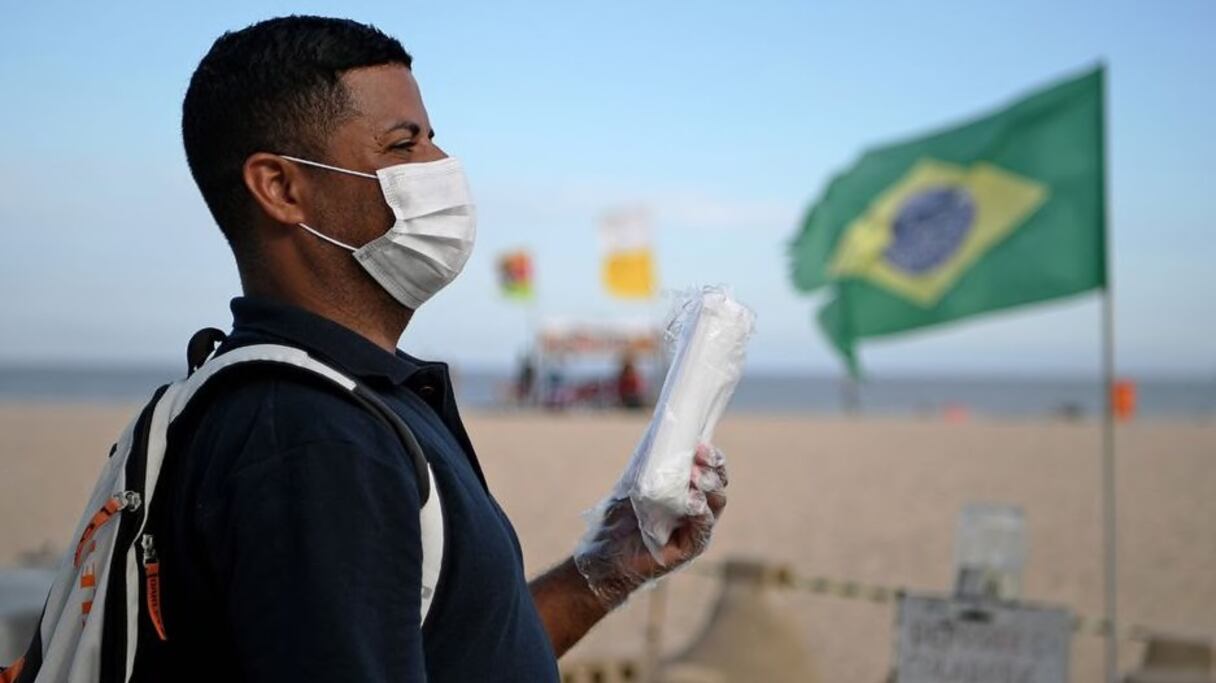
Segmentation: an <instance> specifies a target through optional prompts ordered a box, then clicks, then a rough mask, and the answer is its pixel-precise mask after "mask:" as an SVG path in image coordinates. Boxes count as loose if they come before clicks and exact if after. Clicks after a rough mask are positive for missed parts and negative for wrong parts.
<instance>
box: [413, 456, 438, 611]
mask: <svg viewBox="0 0 1216 683" xmlns="http://www.w3.org/2000/svg"><path fill="white" fill-rule="evenodd" d="M426 473H427V476H429V477H430V479H431V497H430V500H428V501H427V502H426V505H423V506H422V510H421V511H419V513H418V522H419V527H420V528H421V532H422V614H421V617H422V618H421V621H419V622H418V623H419V624H425V623H426V616H427V614H428V613H430V611H431V603H432V602H434V600H435V590H436V589H437V588H439V573H440V572H441V571H442V570H443V506H442V505H441V504H440V502H439V487H438V486H436V485H435V472H434V470H432V469H431V465H430V463H427V466H426Z"/></svg>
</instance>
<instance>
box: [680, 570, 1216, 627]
mask: <svg viewBox="0 0 1216 683" xmlns="http://www.w3.org/2000/svg"><path fill="white" fill-rule="evenodd" d="M724 566H725V565H721V564H713V563H705V562H698V563H694V564H693V565H692V566H690V567H688V569H687V570H686V571H685V573H688V574H692V575H696V576H701V577H706V578H722V575H723V569H724ZM760 581H761V582H762V583H764V584H767V585H771V586H773V587H775V588H779V589H784V590H796V591H803V592H806V593H811V594H812V595H823V596H828V597H833V598H840V599H842V600H862V601H865V602H869V603H873V604H876V605H886V604H891V603H895V602H898V601H899V599H900V598H901V597H903V595H904V594H906V593H907V592H909V589H907V588H904V587H901V586H880V585H876V584H866V583H862V582H859V581H851V580H842V579H834V578H830V577H826V576H799V575H798V574H797V573H795V572H794V571H793V569H791V568H790V567H788V566H773V567H767V568H766V571H765V573H764V575H763V576H762V577H761V579H760ZM1072 628H1073V632H1074V633H1076V634H1078V635H1084V636H1093V637H1096V638H1104V637H1106V636H1107V634H1109V633H1110V631H1111V624H1110V621H1109V620H1107V619H1104V618H1099V617H1086V616H1083V615H1073V621H1072ZM1166 633H1170V632H1167V631H1164V630H1162V629H1155V628H1151V627H1149V626H1144V625H1141V624H1132V625H1130V626H1127V627H1125V628H1121V629H1119V633H1118V634H1117V635H1118V637H1119V638H1120V639H1121V640H1129V641H1134V642H1142V643H1143V642H1148V641H1149V640H1150V639H1152V638H1153V637H1155V636H1161V635H1165V634H1166ZM1190 638H1191V639H1193V640H1208V641H1211V642H1213V643H1216V635H1210V634H1209V635H1204V636H1200V637H1190Z"/></svg>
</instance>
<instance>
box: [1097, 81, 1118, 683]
mask: <svg viewBox="0 0 1216 683" xmlns="http://www.w3.org/2000/svg"><path fill="white" fill-rule="evenodd" d="M1101 79H1102V81H1101V88H1102V109H1101V113H1100V114H1099V117H1100V118H1099V126H1100V127H1101V135H1102V147H1101V149H1102V217H1103V220H1102V230H1103V239H1102V260H1103V270H1104V274H1105V283H1104V286H1103V288H1102V391H1103V393H1104V399H1103V402H1102V406H1103V411H1102V502H1103V506H1102V507H1103V509H1102V519H1103V537H1104V544H1103V545H1104V549H1105V557H1104V562H1103V564H1104V569H1105V577H1104V578H1105V581H1104V583H1105V596H1104V602H1105V616H1106V626H1107V629H1106V680H1107V683H1119V640H1118V630H1119V629H1118V625H1119V620H1118V609H1117V603H1118V598H1119V591H1118V585H1119V584H1118V571H1117V570H1118V564H1117V562H1118V554H1117V552H1116V550H1117V536H1118V535H1117V533H1116V532H1117V530H1118V525H1117V517H1116V512H1117V507H1116V505H1115V410H1114V408H1115V406H1114V382H1115V311H1114V295H1113V291H1112V286H1111V280H1112V278H1111V258H1110V252H1111V245H1110V243H1111V239H1110V229H1109V215H1110V212H1109V210H1108V207H1109V200H1108V199H1107V195H1108V189H1109V188H1108V185H1109V181H1108V177H1107V163H1106V162H1107V134H1106V111H1107V106H1106V99H1107V98H1106V68H1105V65H1103V69H1102V74H1101Z"/></svg>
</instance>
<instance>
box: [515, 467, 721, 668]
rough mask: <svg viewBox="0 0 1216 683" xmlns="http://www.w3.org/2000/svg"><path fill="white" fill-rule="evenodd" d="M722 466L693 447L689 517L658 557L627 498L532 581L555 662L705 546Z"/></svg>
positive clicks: (604, 511) (717, 506) (717, 504)
mask: <svg viewBox="0 0 1216 683" xmlns="http://www.w3.org/2000/svg"><path fill="white" fill-rule="evenodd" d="M725 488H726V461H725V458H723V457H722V454H721V453H720V452H719V451H717V450H716V449H714V448H713V447H710V446H701V447H700V448H698V449H697V453H696V460H695V461H694V464H693V470H692V477H691V480H690V481H689V482H688V495H689V499H690V503H691V505H690V507H691V508H692V510H693V514H691V515H689V516H688V517H686V518H685V519H684V520H683V521H682V523H681V524H680V525H679V526H678V527H676V529H675V530H674V531H673V532H672V534H671V538H670V539H669V540H668V541H667V544H666V545H664V546H663V548H662V549H661V551H660V552H659V553H658V554H659V558H658V559H656V558H655V556H654V555H652V554H651V553H650V550H649V549H647V548H646V544H645V543H643V541H642V532H641V531H640V530H639V529H638V519H637V516H636V515H635V514H634V512H633V504H632V503H630V501H629V499H628V498H624V499H617V500H611V501H608V503H607V505H605V506H602V507H601V508H600V509H599V510H598V511H597V512H598V513H599V514H600V515H602V517H601V519H600V520H599V521H600V523H599V524H598V525H597V527H596V530H595V532H594V533H593V534H592V535H591V536H589V537H587V538H584V539H583V541H582V543H580V544H579V547H578V550H577V551H575V553H574V557H572V558H570V559H567V560H566V561H565V562H562V563H561V564H559V565H557V566H556V567H554V568H553V569H551V570H549V571H548V572H546V573H545V574H544V575H543V576H541V577H539V578H537V579H536V580H534V581H533V582H532V583H531V584H530V587H531V589H532V599H533V601H534V602H535V603H536V609H537V612H538V613H539V614H540V617H541V621H542V622H543V623H544V625H545V630H546V632H548V634H549V639H550V641H551V642H552V643H553V650H554V652H555V653H556V654H557V656H559V657H560V656H561V655H562V654H563V653H564V652H566V650H568V649H570V647H571V646H573V645H574V644H575V643H576V642H578V641H579V639H580V638H582V637H583V636H584V635H585V634H586V633H587V631H588V630H589V629H590V628H591V627H592V626H594V625H595V623H596V622H598V621H599V620H600V619H603V618H604V615H606V614H608V612H609V611H611V610H612V609H613V608H615V607H616V606H618V605H620V604H621V603H622V602H624V601H625V598H627V597H629V594H630V593H632V592H633V591H635V590H637V589H638V588H639V587H641V586H642V585H643V584H645V583H646V582H647V581H652V580H654V579H657V578H659V577H660V576H663V575H664V574H667V573H668V572H671V571H672V570H674V569H676V568H677V567H679V566H681V565H684V564H686V563H687V562H688V561H690V560H692V559H693V558H694V557H696V556H697V555H700V554H701V553H702V552H703V551H704V550H705V548H706V546H707V545H709V537H710V535H711V534H712V533H713V528H714V524H715V523H716V522H717V520H718V516H719V515H721V514H722V508H724V507H726V492H725V490H724V489H725Z"/></svg>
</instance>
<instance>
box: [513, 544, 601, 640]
mask: <svg viewBox="0 0 1216 683" xmlns="http://www.w3.org/2000/svg"><path fill="white" fill-rule="evenodd" d="M528 588H530V589H531V590H532V600H533V601H534V602H535V603H536V611H537V612H540V619H541V621H542V622H544V624H545V631H547V632H548V633H549V641H550V642H551V643H553V651H554V652H556V653H557V656H558V657H561V656H562V655H563V654H565V653H566V650H569V649H570V648H571V647H573V646H574V644H575V643H577V642H578V641H579V640H581V639H582V637H583V636H585V635H587V631H589V630H591V627H592V626H595V625H596V624H597V623H598V622H599V620H600V619H603V618H604V617H605V616H606V615H607V614H608V611H609V610H608V608H607V607H605V606H604V605H603V603H601V602H600V601H599V599H598V598H596V597H595V594H594V593H592V592H591V587H590V586H588V585H587V579H585V578H583V575H582V574H580V573H579V571H578V567H576V566H575V564H574V558H573V557H569V558H566V561H565V562H562V563H561V564H559V565H557V566H556V567H554V568H553V569H550V570H549V571H547V572H545V573H544V574H542V575H541V576H539V577H537V578H536V579H533V580H532V583H530V584H528Z"/></svg>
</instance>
